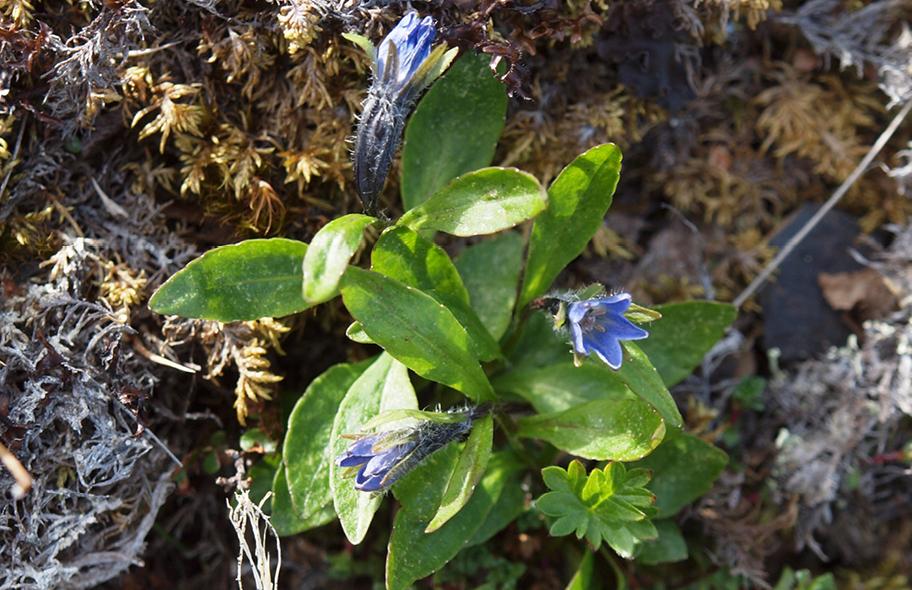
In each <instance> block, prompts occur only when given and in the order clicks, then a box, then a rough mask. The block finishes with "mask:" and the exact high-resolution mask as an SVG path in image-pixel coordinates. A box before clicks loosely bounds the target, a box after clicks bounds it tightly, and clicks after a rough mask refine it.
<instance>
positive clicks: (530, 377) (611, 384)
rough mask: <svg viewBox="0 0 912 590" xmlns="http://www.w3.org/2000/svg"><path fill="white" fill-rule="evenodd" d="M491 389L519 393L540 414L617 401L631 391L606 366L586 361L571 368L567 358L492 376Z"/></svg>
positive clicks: (626, 396) (628, 395) (627, 395)
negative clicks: (592, 402) (588, 404)
mask: <svg viewBox="0 0 912 590" xmlns="http://www.w3.org/2000/svg"><path fill="white" fill-rule="evenodd" d="M492 385H494V389H495V390H496V391H498V392H502V393H512V394H515V395H518V396H520V397H522V398H523V399H525V400H526V401H528V402H529V403H531V404H532V406H533V407H534V408H535V411H536V412H538V413H540V414H545V413H548V412H562V411H564V410H568V409H570V408H572V407H574V406H578V405H580V404H584V403H586V402H591V401H595V400H620V399H625V398H629V397H630V396H631V393H630V390H629V389H627V386H626V385H625V384H624V382H623V381H622V380H621V378H620V377H618V376H617V374H615V372H614V371H612V370H611V369H608V368H607V367H604V368H603V367H600V366H597V365H595V364H590V363H586V364H584V365H583V366H581V367H574V366H573V364H572V363H571V362H569V361H565V362H563V363H557V364H554V365H550V366H547V367H542V368H535V367H520V368H517V369H514V370H511V371H507V372H505V373H502V374H501V375H500V376H498V377H497V378H496V379H494V381H493V383H492Z"/></svg>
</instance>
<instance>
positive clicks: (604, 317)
mask: <svg viewBox="0 0 912 590" xmlns="http://www.w3.org/2000/svg"><path fill="white" fill-rule="evenodd" d="M630 304H631V298H630V293H616V294H614V295H610V296H608V297H596V298H594V299H586V300H583V301H572V302H570V303H569V304H568V306H567V322H568V323H569V324H570V337H571V342H572V344H573V354H574V360H575V361H576V362H577V364H579V361H580V360H581V358H580V357H582V356H589V355H590V354H591V353H593V352H594V353H595V354H596V355H597V356H598V357H599V358H600V359H601V360H602V361H603V362H604V363H605V364H606V365H608V366H609V367H611V368H612V369H619V368H620V367H621V361H622V360H623V357H624V353H623V350H622V349H621V340H642V339H643V338H646V337H647V336H649V332H647V331H646V330H644V329H643V328H640V327H639V326H637V325H635V324H634V323H633V322H631V321H630V320H628V319H627V318H626V317H624V312H626V311H627V308H629V307H630Z"/></svg>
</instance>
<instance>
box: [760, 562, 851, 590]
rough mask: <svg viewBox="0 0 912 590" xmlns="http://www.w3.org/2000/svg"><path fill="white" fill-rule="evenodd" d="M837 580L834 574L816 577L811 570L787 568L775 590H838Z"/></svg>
mask: <svg viewBox="0 0 912 590" xmlns="http://www.w3.org/2000/svg"><path fill="white" fill-rule="evenodd" d="M836 588H837V586H836V579H835V578H834V577H833V574H831V573H827V574H824V575H822V576H816V577H815V576H814V574H813V573H811V571H810V570H798V571H797V572H796V571H794V570H792V568H790V567H786V568H785V570H784V571H783V572H782V575H781V576H780V577H779V581H778V582H776V586H775V587H774V588H773V590H836Z"/></svg>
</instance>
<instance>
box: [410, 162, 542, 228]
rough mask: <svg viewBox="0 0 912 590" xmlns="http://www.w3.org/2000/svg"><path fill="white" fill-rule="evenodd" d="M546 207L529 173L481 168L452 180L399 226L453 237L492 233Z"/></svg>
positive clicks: (540, 192)
mask: <svg viewBox="0 0 912 590" xmlns="http://www.w3.org/2000/svg"><path fill="white" fill-rule="evenodd" d="M547 204H548V196H547V194H545V190H544V189H543V188H542V186H541V184H539V182H538V180H536V178H535V177H534V176H532V175H531V174H528V173H526V172H522V171H521V170H517V169H515V168H498V167H492V168H482V169H481V170H476V171H475V172H469V173H467V174H463V175H462V176H460V177H459V178H457V179H455V180H454V181H452V182H451V183H449V184H448V185H446V186H445V187H443V188H442V189H440V190H439V191H437V192H436V193H434V196H432V197H431V198H430V199H428V200H427V201H425V202H424V203H422V204H421V205H418V206H417V207H415V208H414V209H411V210H410V211H408V212H406V213H405V215H403V216H402V217H401V218H400V219H399V222H398V223H399V225H404V226H408V227H410V228H412V229H416V230H417V229H424V230H437V231H442V232H446V233H448V234H452V235H454V236H477V235H481V234H493V233H496V232H499V231H501V230H504V229H507V228H510V227H513V226H515V225H518V224H520V223H522V222H523V221H526V220H527V219H532V218H533V217H535V216H536V215H538V214H539V213H541V212H542V211H543V210H544V209H545V207H546V206H547Z"/></svg>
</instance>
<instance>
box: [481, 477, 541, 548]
mask: <svg viewBox="0 0 912 590" xmlns="http://www.w3.org/2000/svg"><path fill="white" fill-rule="evenodd" d="M519 469H520V465H519V464H518V463H517V465H516V468H515V471H519ZM525 511H526V492H525V491H524V490H523V488H522V485H521V483H520V481H518V480H516V479H511V478H509V477H508V479H507V483H506V484H505V485H504V489H503V491H502V492H501V493H500V497H499V498H497V503H496V504H494V508H492V509H491V511H490V512H489V513H488V517H487V518H486V519H485V521H484V523H483V524H482V525H481V528H480V529H478V530H477V531H475V534H474V535H473V536H472V539H471V540H470V541H469V542H468V544H467V546H470V545H481V544H482V543H485V542H487V541H488V540H489V539H491V537H493V536H494V535H496V534H497V533H499V532H500V531H502V530H503V529H505V528H507V526H509V524H510V523H511V522H513V521H514V520H516V519H517V518H519V515H520V514H522V513H523V512H525Z"/></svg>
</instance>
